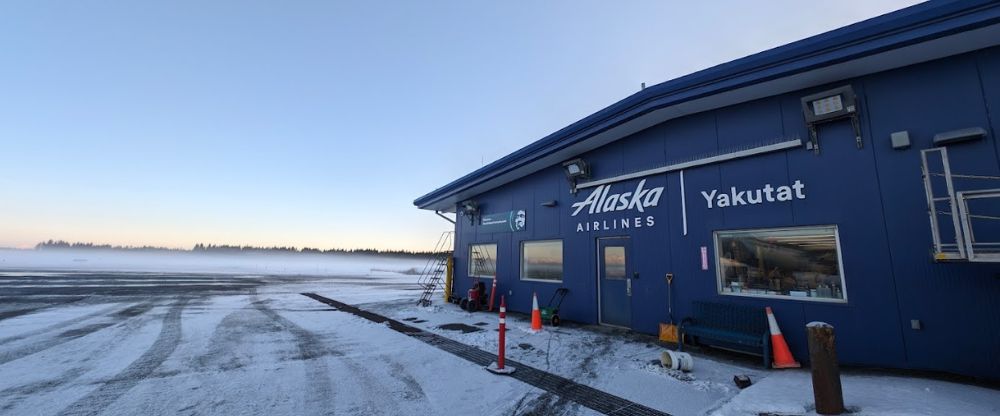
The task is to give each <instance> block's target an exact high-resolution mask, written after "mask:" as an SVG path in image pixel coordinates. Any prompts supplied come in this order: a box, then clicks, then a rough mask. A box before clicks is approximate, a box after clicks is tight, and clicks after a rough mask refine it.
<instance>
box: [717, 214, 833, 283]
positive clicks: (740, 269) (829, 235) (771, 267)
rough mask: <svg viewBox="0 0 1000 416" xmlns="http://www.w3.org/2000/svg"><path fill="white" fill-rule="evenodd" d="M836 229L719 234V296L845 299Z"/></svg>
mask: <svg viewBox="0 0 1000 416" xmlns="http://www.w3.org/2000/svg"><path fill="white" fill-rule="evenodd" d="M836 232H837V230H836V228H835V227H802V228H789V229H775V230H754V231H720V232H717V233H716V253H717V254H716V255H717V256H718V265H719V267H718V273H719V278H720V280H721V288H720V290H721V292H722V293H729V294H742V295H778V296H791V297H800V298H824V299H844V281H843V274H842V272H841V270H840V259H839V253H838V247H837V234H836Z"/></svg>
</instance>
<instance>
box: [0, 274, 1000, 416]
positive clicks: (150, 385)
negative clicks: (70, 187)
mask: <svg viewBox="0 0 1000 416" xmlns="http://www.w3.org/2000/svg"><path fill="white" fill-rule="evenodd" d="M393 267H395V266H393ZM364 274H366V275H367V276H356V277H350V276H346V277H345V276H341V277H294V278H293V277H288V276H284V277H273V278H272V277H268V276H263V275H244V276H232V277H230V278H228V279H223V278H220V277H218V276H215V275H213V276H199V275H187V274H185V275H179V276H173V277H169V278H168V277H165V276H163V275H153V276H150V275H142V274H136V275H134V276H128V277H125V276H120V275H116V276H109V277H108V279H107V280H106V281H103V280H102V278H101V277H100V276H95V275H93V274H87V275H85V276H86V277H85V278H86V279H88V280H87V283H86V284H87V285H90V286H98V288H97V289H93V288H90V289H86V290H88V291H93V294H91V295H86V293H90V292H73V295H72V296H68V295H67V296H62V295H59V294H58V293H59V292H58V291H59V290H64V289H59V288H56V289H51V288H50V289H46V290H50V292H46V294H45V295H44V296H43V295H39V296H35V297H33V296H25V295H19V296H17V297H9V296H5V294H4V293H6V292H3V291H4V290H5V288H6V287H7V285H18V286H28V288H23V287H22V288H18V289H17V290H18V291H25V290H29V289H30V287H31V286H32V285H37V286H38V287H39V288H40V289H39V290H41V288H44V287H48V286H46V285H56V286H65V285H67V283H68V282H63V281H65V280H70V281H72V279H74V276H75V275H67V274H60V273H50V274H41V273H34V274H32V273H20V272H9V271H8V272H6V273H4V274H3V275H2V276H0V301H2V303H0V305H2V306H3V309H2V310H0V313H3V314H5V315H3V316H7V318H6V319H2V320H0V414H3V415H8V414H9V415H27V414H30V415H48V414H67V415H70V414H112V415H131V414H182V415H183V414H191V415H195V414H197V415H205V414H260V415H265V414H266V415H285V414H287V415H293V414H294V415H298V414H338V415H339V414H358V415H371V414H432V415H433V414H477V415H500V414H503V415H509V414H546V415H549V414H584V415H586V414H594V412H593V411H591V410H589V409H587V408H583V407H580V406H579V405H576V404H575V403H573V402H571V401H568V400H565V399H561V398H560V397H558V396H555V395H553V394H552V393H547V392H545V391H542V390H539V389H537V388H535V387H532V386H530V385H527V384H525V383H522V382H520V381H517V380H515V379H513V378H509V377H504V376H496V375H493V374H491V373H488V372H486V371H485V370H483V369H482V368H480V367H479V366H477V365H475V364H472V363H470V362H468V361H465V360H462V359H460V358H457V357H456V356H454V355H452V354H450V353H447V352H444V351H441V350H439V349H437V348H435V347H433V346H430V345H428V344H425V343H423V342H421V341H419V340H417V339H414V338H412V337H409V336H406V335H404V334H400V333H398V332H396V331H394V330H392V329H390V328H388V327H387V326H385V325H380V324H375V323H372V322H370V321H368V320H365V319H362V318H359V317H356V316H354V315H351V314H348V313H345V312H340V311H334V310H332V309H331V308H330V307H329V306H327V305H325V304H322V303H319V302H317V301H315V300H313V299H310V298H307V297H304V296H302V295H301V293H303V292H314V293H317V294H320V295H322V296H325V297H329V298H332V299H336V300H338V301H342V302H345V303H349V304H353V305H358V306H361V307H363V308H364V309H366V310H370V311H373V312H376V313H379V314H382V315H385V316H388V317H391V318H393V319H397V320H400V321H403V322H406V323H407V324H408V325H412V326H416V327H419V328H422V329H425V330H428V331H431V332H434V333H437V334H440V335H443V336H446V337H449V338H452V339H455V340H457V341H460V342H462V343H465V344H469V345H473V346H477V347H480V348H482V349H484V350H486V351H490V352H495V351H496V348H497V345H496V342H497V340H496V334H497V333H496V331H495V330H494V329H495V327H496V323H497V319H496V315H495V314H489V313H485V312H480V313H475V314H470V313H467V312H464V311H461V310H460V309H458V307H457V306H455V305H450V304H443V303H441V302H440V299H439V297H437V298H436V299H435V302H436V303H435V304H434V305H433V306H431V307H427V308H422V307H416V306H414V304H415V300H416V299H417V298H418V296H419V295H418V294H419V291H418V290H417V288H416V286H415V284H414V281H415V279H416V277H415V276H411V275H403V274H398V273H391V272H377V273H364ZM32 276H34V277H32ZM76 277H80V276H76ZM112 277H114V278H113V279H112ZM146 279H150V280H157V281H158V280H167V279H178V280H180V281H183V282H184V283H185V284H189V283H190V284H194V285H195V286H191V287H196V288H198V289H197V290H196V291H188V292H185V291H183V290H180V289H177V288H173V289H171V290H170V291H167V292H158V291H157V288H156V286H150V287H149V288H148V289H141V290H147V291H148V293H146V294H139V293H136V292H134V291H130V292H127V293H126V294H124V295H108V294H102V293H103V292H100V290H99V289H100V288H99V286H101V285H103V284H107V285H115V284H133V285H144V284H146V283H144V281H145V280H146ZM241 279H242V280H241ZM7 280H10V281H11V282H7ZM49 280H53V282H49ZM122 280H124V281H125V282H121V281H122ZM201 281H206V282H213V283H219V282H220V281H221V282H223V283H225V282H232V283H234V284H232V285H219V286H200V285H198V284H199V282H201ZM69 283H71V282H69ZM142 287H145V286H142ZM184 287H188V286H184ZM136 290H140V289H136ZM20 293H23V292H20ZM81 293H84V295H81ZM508 323H509V327H510V330H509V331H508V333H507V334H508V336H507V339H508V341H507V346H508V352H507V355H508V357H509V358H510V359H513V360H516V361H518V362H521V363H524V364H526V365H530V366H532V367H535V368H537V369H541V370H545V371H549V372H552V373H555V374H558V375H561V376H563V377H567V378H570V379H572V380H574V381H576V382H578V383H582V384H586V385H589V386H591V387H594V388H597V389H600V390H603V391H606V392H608V393H611V394H614V395H617V396H620V397H623V398H625V399H628V400H632V401H635V402H638V403H641V404H644V405H646V406H649V407H653V408H656V409H659V410H662V411H664V412H669V413H671V414H675V415H694V414H719V415H758V414H789V415H797V414H812V406H811V403H812V392H811V389H810V379H809V373H808V372H807V371H805V370H792V371H766V370H763V369H761V368H760V367H759V366H755V365H754V364H753V363H754V362H755V361H753V360H746V361H742V360H741V361H730V360H728V359H725V358H712V359H710V358H708V357H705V356H703V355H698V354H696V355H695V367H694V371H693V372H691V373H678V372H672V371H667V370H664V369H663V368H661V367H659V366H658V365H655V364H653V362H654V361H655V360H657V358H658V357H659V355H660V352H661V351H662V348H661V347H660V346H658V345H656V344H655V342H653V341H652V340H651V339H649V338H647V337H644V336H635V335H630V334H626V333H622V332H620V331H614V330H605V329H595V328H590V327H579V326H575V325H566V326H563V327H559V328H546V329H545V330H544V331H543V332H541V333H538V334H534V333H531V332H530V331H528V330H527V328H528V326H529V325H528V322H527V321H526V320H525V319H524V317H521V316H511V317H509V319H508ZM447 324H464V325H465V326H466V327H467V328H466V329H467V330H472V331H474V332H469V333H462V332H461V331H454V330H448V329H442V328H439V327H441V326H442V325H447ZM446 328H447V326H446ZM475 329H481V330H478V331H475ZM736 374H748V375H750V377H751V378H752V379H753V381H754V385H753V386H751V387H749V388H747V389H745V390H739V389H738V388H737V387H736V386H735V385H734V384H733V382H732V377H733V376H734V375H736ZM842 380H843V385H844V396H845V402H846V404H847V406H848V407H849V408H850V409H851V410H852V411H854V413H853V414H862V415H885V414H889V415H939V414H947V415H995V414H1000V392H998V391H996V390H991V389H986V388H982V387H975V386H968V385H962V384H956V383H948V382H943V381H935V380H927V379H921V378H906V377H893V376H880V375H872V374H871V373H851V372H845V374H844V376H843V379H842Z"/></svg>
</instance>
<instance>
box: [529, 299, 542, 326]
mask: <svg viewBox="0 0 1000 416" xmlns="http://www.w3.org/2000/svg"><path fill="white" fill-rule="evenodd" d="M541 330H542V311H540V310H538V294H537V293H534V292H532V293H531V331H532V332H538V331H541Z"/></svg>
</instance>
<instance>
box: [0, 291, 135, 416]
mask: <svg viewBox="0 0 1000 416" xmlns="http://www.w3.org/2000/svg"><path fill="white" fill-rule="evenodd" d="M140 305H141V304H137V305H134V306H131V307H129V308H126V309H124V310H129V309H133V308H136V307H139V306H140ZM118 307H119V306H115V308H118ZM115 308H112V309H115ZM133 310H134V309H133ZM119 313H120V312H119ZM115 315H118V313H116V314H115ZM145 322H147V321H146V320H126V321H124V322H123V325H122V329H120V330H117V331H115V332H113V335H112V337H110V338H109V339H104V340H102V344H101V345H100V347H98V348H97V349H94V350H92V351H89V352H88V354H87V357H88V358H84V359H83V360H81V361H80V365H76V366H74V367H72V368H70V369H68V370H66V371H63V372H62V373H60V374H59V375H58V376H55V377H53V378H49V379H46V380H40V381H37V382H33V383H27V384H22V385H19V386H13V387H10V388H7V389H4V390H0V397H3V398H5V399H6V400H7V403H6V404H4V405H3V406H2V407H0V412H6V411H9V410H11V409H15V408H16V407H17V406H18V405H19V404H20V403H21V402H22V401H24V400H25V399H27V398H29V397H32V396H37V395H42V394H48V393H51V392H54V391H56V390H58V389H59V388H61V387H62V386H65V385H67V384H69V383H70V382H72V381H74V380H76V379H78V378H80V377H82V376H83V375H84V374H86V373H87V372H89V371H91V370H93V369H94V367H95V364H93V363H91V362H92V361H96V362H97V365H99V364H100V363H101V361H100V359H101V357H105V356H106V355H107V354H108V353H110V352H111V351H113V350H114V349H115V348H116V347H118V346H120V345H122V343H124V342H126V341H127V340H128V339H129V338H130V337H132V336H133V334H134V333H135V332H136V331H137V330H139V329H140V328H142V327H143V326H144V325H145ZM30 413H31V412H28V411H24V412H20V413H13V414H30Z"/></svg>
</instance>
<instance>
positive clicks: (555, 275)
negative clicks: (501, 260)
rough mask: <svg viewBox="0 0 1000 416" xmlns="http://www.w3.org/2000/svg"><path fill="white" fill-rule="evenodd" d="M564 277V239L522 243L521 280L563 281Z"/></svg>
mask: <svg viewBox="0 0 1000 416" xmlns="http://www.w3.org/2000/svg"><path fill="white" fill-rule="evenodd" d="M562 279H563V245H562V240H545V241H525V242H522V243H521V280H541V281H546V282H561V281H562Z"/></svg>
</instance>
